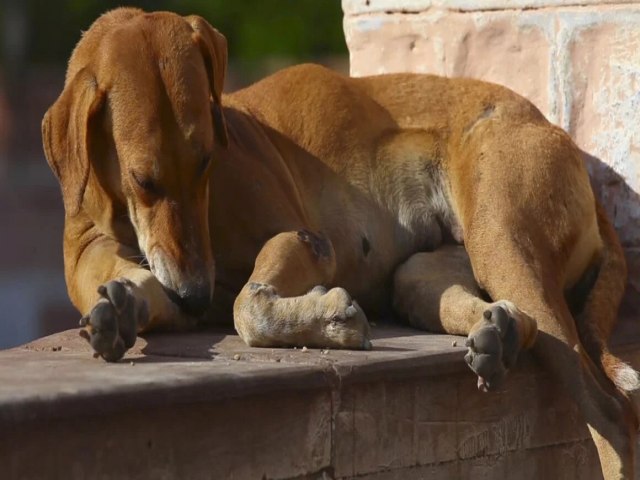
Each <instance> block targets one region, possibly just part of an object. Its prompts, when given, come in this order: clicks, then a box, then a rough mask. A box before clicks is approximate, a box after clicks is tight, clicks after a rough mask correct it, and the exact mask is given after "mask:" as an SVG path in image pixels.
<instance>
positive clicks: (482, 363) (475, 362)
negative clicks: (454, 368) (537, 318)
mask: <svg viewBox="0 0 640 480" xmlns="http://www.w3.org/2000/svg"><path fill="white" fill-rule="evenodd" d="M482 317H483V318H482V319H481V320H480V321H479V322H478V323H476V324H475V325H474V326H473V328H472V329H471V333H470V334H469V337H468V338H467V342H466V345H467V347H468V348H469V351H468V352H467V354H466V355H465V357H464V358H465V360H466V362H467V364H468V365H469V367H470V368H471V370H473V371H474V372H475V373H476V375H478V389H479V390H482V391H483V392H487V391H489V390H493V389H495V388H497V387H499V386H500V384H501V383H502V381H503V380H504V377H505V376H506V374H507V371H508V370H509V369H510V368H511V367H512V366H513V365H514V364H515V362H516V359H517V358H518V353H519V352H520V350H521V348H522V346H523V344H527V345H530V344H531V343H532V342H533V339H529V338H525V336H528V335H533V336H534V337H535V334H536V333H537V330H536V328H535V322H533V320H531V319H530V318H529V317H528V316H526V315H525V314H523V313H522V312H520V311H519V310H518V309H517V308H516V307H515V306H514V305H513V304H512V303H511V302H506V301H501V302H496V303H494V304H493V305H492V306H491V307H490V308H489V309H487V310H485V311H484V313H483V315H482ZM525 340H526V341H525Z"/></svg>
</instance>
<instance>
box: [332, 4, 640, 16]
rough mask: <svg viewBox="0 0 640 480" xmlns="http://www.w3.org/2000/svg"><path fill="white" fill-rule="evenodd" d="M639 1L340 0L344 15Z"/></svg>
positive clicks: (469, 10) (463, 10)
mask: <svg viewBox="0 0 640 480" xmlns="http://www.w3.org/2000/svg"><path fill="white" fill-rule="evenodd" d="M629 3H640V2H638V0H342V10H343V11H344V13H345V15H359V14H366V13H374V12H385V13H416V12H423V11H425V10H428V9H430V8H433V9H444V10H453V11H461V12H473V11H485V10H532V9H539V8H550V7H583V6H599V5H615V4H621V5H624V4H629Z"/></svg>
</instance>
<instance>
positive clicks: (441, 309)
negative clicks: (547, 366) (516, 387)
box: [393, 246, 537, 390]
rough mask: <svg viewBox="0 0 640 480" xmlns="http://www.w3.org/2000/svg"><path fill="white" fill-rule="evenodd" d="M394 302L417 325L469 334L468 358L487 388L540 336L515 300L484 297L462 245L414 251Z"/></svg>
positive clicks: (399, 275)
mask: <svg viewBox="0 0 640 480" xmlns="http://www.w3.org/2000/svg"><path fill="white" fill-rule="evenodd" d="M393 301H394V309H395V311H396V312H397V313H398V314H399V315H401V316H402V317H404V318H405V319H407V320H408V322H409V323H410V324H411V325H412V326H414V327H416V328H420V329H424V330H429V331H432V332H442V333H449V334H453V335H469V339H468V340H467V343H468V345H469V346H470V347H472V348H470V351H469V353H468V355H467V357H466V358H467V362H469V364H470V366H471V367H472V369H473V370H474V371H475V372H476V373H477V374H478V387H479V388H480V389H482V390H487V389H490V388H495V387H496V386H498V385H499V384H500V383H501V381H502V380H503V377H504V376H505V374H506V373H507V371H508V369H509V368H511V366H513V364H514V363H515V361H516V359H517V356H518V353H519V352H520V351H521V350H523V349H528V348H530V347H531V345H532V344H533V342H534V340H535V338H536V333H537V327H536V323H535V321H534V320H533V319H532V318H531V317H529V316H528V315H527V314H526V313H525V312H523V311H522V310H520V309H519V308H518V307H516V306H515V305H514V304H513V303H512V302H510V301H508V300H497V301H495V302H492V301H490V300H489V299H487V298H486V296H484V298H483V294H482V292H481V290H480V288H479V287H478V284H477V282H476V280H475V278H474V276H473V271H472V269H471V264H470V263H469V257H468V254H467V252H466V251H465V249H464V247H462V246H444V247H441V248H438V249H437V250H435V251H433V252H424V253H417V254H415V255H413V256H411V257H410V258H409V259H408V260H407V261H406V262H405V263H403V264H402V265H400V266H399V267H398V269H397V270H396V272H395V275H394V297H393Z"/></svg>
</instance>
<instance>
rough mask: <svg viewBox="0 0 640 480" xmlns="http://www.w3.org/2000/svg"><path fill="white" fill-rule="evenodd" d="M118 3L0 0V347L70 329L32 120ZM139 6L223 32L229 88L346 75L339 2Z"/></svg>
mask: <svg viewBox="0 0 640 480" xmlns="http://www.w3.org/2000/svg"><path fill="white" fill-rule="evenodd" d="M120 5H122V2H116V1H111V0H108V1H105V0H0V348H7V347H11V346H15V345H19V344H21V343H24V342H27V341H29V340H31V339H33V338H36V337H39V336H42V335H46V334H49V333H52V332H55V331H59V330H63V329H67V328H73V327H75V326H77V321H78V319H79V317H80V315H79V314H78V313H77V312H76V311H75V309H74V308H73V307H72V305H71V304H70V302H69V300H68V298H67V293H66V286H65V283H64V275H63V264H62V228H63V220H64V212H63V208H62V198H61V195H60V190H59V186H58V184H57V181H56V179H55V177H54V176H53V174H52V173H51V171H50V170H49V167H48V165H47V162H46V160H45V157H44V154H43V152H42V142H41V137H40V121H41V119H42V116H43V115H44V112H45V111H46V109H47V108H48V107H49V106H50V105H51V103H53V101H54V100H55V99H56V97H57V96H58V94H59V93H60V92H61V90H62V86H63V81H64V72H65V67H66V62H67V59H68V57H69V55H70V54H71V51H72V49H73V47H74V45H75V43H76V42H77V41H78V39H79V38H80V34H81V32H82V31H84V30H87V29H88V28H89V26H90V25H91V23H92V21H93V20H95V19H96V18H97V17H98V16H99V15H100V14H101V13H103V12H105V11H107V10H109V9H111V8H115V7H117V6H120ZM127 5H130V6H137V7H140V8H143V9H145V10H148V11H150V10H172V11H175V12H178V13H180V14H184V15H187V14H192V13H195V14H199V15H202V16H203V17H204V18H206V19H207V20H209V22H210V23H211V24H213V25H214V26H215V27H216V28H218V29H219V30H220V31H221V32H222V33H223V34H225V35H226V37H227V40H228V43H229V70H228V74H227V83H226V90H227V91H233V90H235V89H238V88H241V87H243V86H245V85H248V84H249V83H251V82H253V81H255V80H257V79H259V78H261V77H263V76H265V75H267V74H269V73H271V72H273V71H276V70H279V69H281V68H283V67H285V66H287V65H290V64H294V63H300V62H304V61H313V62H317V63H322V64H325V65H327V66H329V67H331V68H333V69H335V70H338V71H341V72H343V73H345V74H346V73H348V67H349V59H348V51H347V48H346V46H345V42H344V34H343V30H342V10H341V6H340V1H339V0H235V1H234V0H153V1H150V0H149V1H135V0H131V1H129V2H128V3H127Z"/></svg>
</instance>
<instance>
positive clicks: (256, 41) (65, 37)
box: [17, 0, 346, 62]
mask: <svg viewBox="0 0 640 480" xmlns="http://www.w3.org/2000/svg"><path fill="white" fill-rule="evenodd" d="M17 1H20V0H17ZM128 4H129V5H131V6H138V7H141V8H143V9H145V10H172V11H176V12H178V13H180V14H184V15H186V14H192V13H196V14H199V15H202V16H203V17H204V18H206V19H207V20H208V21H209V22H210V23H211V24H212V25H214V26H215V27H216V28H218V29H219V30H220V31H221V32H222V33H224V34H225V35H226V37H227V39H228V40H229V54H230V56H231V57H232V58H233V59H235V60H240V61H251V60H256V59H259V58H261V57H264V56H267V55H276V56H287V57H291V58H292V59H294V60H304V59H310V58H313V57H317V56H322V55H332V54H346V47H345V43H344V35H343V31H342V10H341V7H340V1H339V0H155V1H154V0H132V1H130V2H128ZM23 5H25V7H26V8H27V14H28V18H29V28H30V31H29V39H30V42H29V55H28V56H29V59H30V60H31V61H37V62H60V61H65V59H66V58H68V56H69V54H70V53H71V50H72V48H73V46H74V44H75V43H76V42H77V41H78V39H79V38H80V32H81V31H82V30H86V29H87V28H89V25H90V24H91V22H93V20H95V19H96V18H97V17H98V16H99V15H100V14H101V13H103V12H105V11H107V10H109V9H111V8H115V7H117V6H119V5H122V2H121V1H117V0H59V1H51V0H26V1H25V3H24V4H23Z"/></svg>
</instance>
